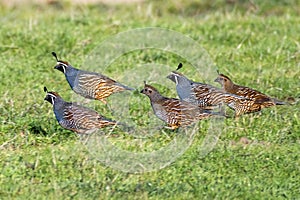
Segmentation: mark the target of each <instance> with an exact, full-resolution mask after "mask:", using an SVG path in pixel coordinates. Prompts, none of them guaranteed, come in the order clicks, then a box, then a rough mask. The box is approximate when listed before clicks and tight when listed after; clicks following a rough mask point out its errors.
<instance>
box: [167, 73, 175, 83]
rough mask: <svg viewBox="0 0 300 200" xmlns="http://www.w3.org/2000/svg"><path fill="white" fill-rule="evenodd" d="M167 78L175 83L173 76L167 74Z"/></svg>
mask: <svg viewBox="0 0 300 200" xmlns="http://www.w3.org/2000/svg"><path fill="white" fill-rule="evenodd" d="M167 78H168V79H170V80H171V81H173V82H175V83H176V80H175V76H174V74H169V75H168V76H167Z"/></svg>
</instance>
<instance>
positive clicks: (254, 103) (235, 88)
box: [215, 72, 286, 115]
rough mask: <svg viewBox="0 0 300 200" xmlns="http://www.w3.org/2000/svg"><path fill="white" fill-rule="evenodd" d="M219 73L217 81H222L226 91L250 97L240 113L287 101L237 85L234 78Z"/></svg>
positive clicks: (255, 110)
mask: <svg viewBox="0 0 300 200" xmlns="http://www.w3.org/2000/svg"><path fill="white" fill-rule="evenodd" d="M218 74H219V75H218V77H217V78H216V79H215V82H218V83H220V84H221V86H222V88H223V90H224V91H226V92H228V93H231V94H235V95H238V96H241V97H245V98H247V99H248V101H247V103H246V104H245V106H244V107H240V111H239V113H238V115H240V114H243V113H252V112H257V111H260V110H261V109H263V108H268V107H271V106H275V105H284V104H286V103H285V102H282V101H279V100H277V99H275V98H271V97H269V96H267V95H265V94H263V93H261V92H259V91H257V90H255V89H252V88H249V87H245V86H240V85H236V84H235V83H233V82H232V80H231V79H230V78H229V77H228V76H225V75H224V74H220V73H219V72H218Z"/></svg>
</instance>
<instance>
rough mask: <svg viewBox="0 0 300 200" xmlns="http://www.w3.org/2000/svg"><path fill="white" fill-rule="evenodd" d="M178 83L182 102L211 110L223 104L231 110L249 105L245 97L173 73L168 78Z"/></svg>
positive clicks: (177, 88) (177, 86) (177, 87)
mask: <svg viewBox="0 0 300 200" xmlns="http://www.w3.org/2000/svg"><path fill="white" fill-rule="evenodd" d="M167 78H169V79H170V80H172V81H173V82H175V83H176V91H177V94H178V96H179V97H180V99H181V100H183V101H187V102H190V103H193V104H196V105H198V106H199V107H202V108H205V109H210V108H213V107H214V106H219V105H221V104H223V103H224V104H226V105H228V106H229V107H230V108H231V109H234V110H235V111H236V113H237V112H239V111H238V110H236V109H239V110H240V109H241V108H242V105H245V104H246V103H247V101H246V99H245V98H244V97H241V96H238V95H234V94H230V93H227V92H225V91H224V90H221V89H219V88H216V87H214V86H212V85H209V84H204V83H198V82H194V81H192V80H189V79H188V78H187V77H185V76H184V75H183V74H181V73H178V72H172V73H171V74H170V75H169V76H167Z"/></svg>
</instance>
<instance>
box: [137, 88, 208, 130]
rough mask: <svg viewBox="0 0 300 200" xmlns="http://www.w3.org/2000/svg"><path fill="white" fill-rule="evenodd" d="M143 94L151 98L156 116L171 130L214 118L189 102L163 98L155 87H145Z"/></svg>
mask: <svg viewBox="0 0 300 200" xmlns="http://www.w3.org/2000/svg"><path fill="white" fill-rule="evenodd" d="M141 93H143V94H145V95H147V96H148V97H149V98H150V102H151V106H152V109H153V111H154V114H155V115H156V116H157V117H158V118H159V119H161V120H162V121H164V122H166V123H167V124H168V126H169V127H170V128H171V129H176V128H178V127H181V126H187V125H190V124H192V123H193V122H196V121H198V120H201V119H205V118H208V117H210V116H212V114H211V113H209V112H208V111H205V110H203V109H201V108H199V107H198V106H196V105H193V104H191V103H188V102H184V101H181V100H179V99H175V98H167V97H164V96H162V95H161V94H160V93H159V92H158V91H157V90H156V89H155V88H154V87H153V86H151V85H147V84H146V85H145V87H144V89H143V90H142V91H141Z"/></svg>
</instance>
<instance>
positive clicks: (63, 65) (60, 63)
mask: <svg viewBox="0 0 300 200" xmlns="http://www.w3.org/2000/svg"><path fill="white" fill-rule="evenodd" d="M57 65H62V68H63V70H64V74H65V73H66V68H67V67H68V65H66V64H65V63H63V62H57Z"/></svg>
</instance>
